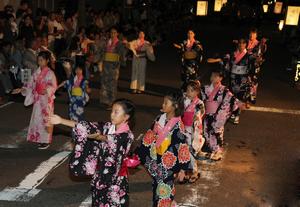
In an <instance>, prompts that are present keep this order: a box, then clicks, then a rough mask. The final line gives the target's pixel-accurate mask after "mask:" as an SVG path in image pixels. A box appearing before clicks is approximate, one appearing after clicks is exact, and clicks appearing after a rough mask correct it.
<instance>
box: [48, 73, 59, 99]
mask: <svg viewBox="0 0 300 207" xmlns="http://www.w3.org/2000/svg"><path fill="white" fill-rule="evenodd" d="M46 85H47V89H46V91H47V92H46V93H47V95H48V99H49V101H50V100H51V101H54V97H55V96H54V94H55V91H56V88H57V81H56V77H55V75H54V73H53V72H52V71H50V73H49V74H48V76H47V80H46Z"/></svg>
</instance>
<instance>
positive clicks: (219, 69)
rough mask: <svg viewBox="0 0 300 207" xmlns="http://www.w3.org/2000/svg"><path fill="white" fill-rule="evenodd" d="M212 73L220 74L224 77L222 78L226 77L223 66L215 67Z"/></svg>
mask: <svg viewBox="0 0 300 207" xmlns="http://www.w3.org/2000/svg"><path fill="white" fill-rule="evenodd" d="M211 73H212V74H213V73H216V74H218V75H219V76H220V77H222V78H224V77H225V71H224V69H222V68H221V67H216V68H214V69H213V70H212V71H211Z"/></svg>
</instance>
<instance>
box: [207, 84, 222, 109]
mask: <svg viewBox="0 0 300 207" xmlns="http://www.w3.org/2000/svg"><path fill="white" fill-rule="evenodd" d="M220 88H221V84H219V85H218V86H216V87H215V88H214V89H213V91H212V92H211V93H210V94H209V96H208V100H207V101H206V102H205V113H206V114H214V113H216V112H217V110H218V108H219V105H220V104H219V103H218V102H217V101H214V97H215V96H216V94H217V93H218V91H219V89H220Z"/></svg>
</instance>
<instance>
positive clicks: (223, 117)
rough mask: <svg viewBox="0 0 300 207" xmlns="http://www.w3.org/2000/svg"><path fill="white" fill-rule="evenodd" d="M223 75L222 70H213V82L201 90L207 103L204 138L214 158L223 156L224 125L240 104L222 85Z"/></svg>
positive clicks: (202, 96)
mask: <svg viewBox="0 0 300 207" xmlns="http://www.w3.org/2000/svg"><path fill="white" fill-rule="evenodd" d="M223 77H224V72H223V71H222V70H220V69H216V70H213V71H212V74H211V77H210V81H211V84H210V85H206V86H204V87H203V88H202V90H201V100H203V101H204V104H205V116H204V120H203V131H204V138H205V141H206V144H207V145H208V148H209V150H210V152H211V156H210V159H212V160H220V159H221V158H222V154H223V145H224V139H223V133H224V125H225V123H226V121H227V120H228V118H230V116H231V114H232V112H233V111H235V110H237V109H239V104H240V103H239V101H238V99H236V98H235V97H234V96H233V94H232V93H231V92H230V91H229V89H227V88H226V87H225V86H223V85H222V83H221V82H222V79H223Z"/></svg>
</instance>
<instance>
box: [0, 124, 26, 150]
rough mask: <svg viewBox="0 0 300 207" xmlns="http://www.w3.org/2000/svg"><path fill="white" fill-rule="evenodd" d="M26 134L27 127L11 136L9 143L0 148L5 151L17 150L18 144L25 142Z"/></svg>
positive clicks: (0, 145)
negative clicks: (5, 149)
mask: <svg viewBox="0 0 300 207" xmlns="http://www.w3.org/2000/svg"><path fill="white" fill-rule="evenodd" d="M27 132H28V127H25V128H24V129H22V130H21V131H19V132H18V133H16V134H14V135H11V136H10V137H9V140H10V141H11V142H10V143H5V144H0V148H7V149H17V148H19V146H20V144H21V143H22V142H24V141H26V137H27Z"/></svg>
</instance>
